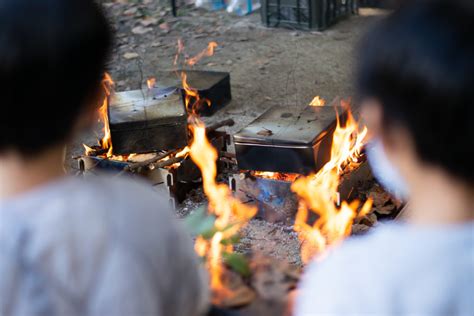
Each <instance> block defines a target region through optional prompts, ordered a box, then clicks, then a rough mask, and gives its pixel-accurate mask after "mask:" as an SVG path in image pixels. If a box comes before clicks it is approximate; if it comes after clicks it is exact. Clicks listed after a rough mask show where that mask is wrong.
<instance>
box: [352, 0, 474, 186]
mask: <svg viewBox="0 0 474 316" xmlns="http://www.w3.org/2000/svg"><path fill="white" fill-rule="evenodd" d="M358 58H359V61H360V62H359V69H358V72H357V73H358V80H357V81H358V86H359V92H360V93H361V95H362V96H363V97H374V98H376V99H378V100H379V102H380V103H381V105H382V108H383V124H384V126H385V127H386V128H387V129H390V128H391V127H393V126H403V127H404V128H406V130H408V132H409V133H410V134H411V136H412V137H413V140H414V143H415V146H416V150H417V154H418V156H419V157H420V158H421V159H422V160H424V161H425V162H429V163H431V164H435V165H437V166H440V167H442V168H443V169H445V170H446V171H448V172H450V173H451V174H453V175H455V176H457V177H458V178H461V179H463V180H465V181H466V182H468V183H470V184H473V183H474V166H473V162H472V158H471V154H472V152H473V151H472V147H471V146H472V145H473V139H474V119H473V118H474V104H473V103H474V1H470V0H466V1H458V0H425V1H423V0H413V1H406V2H405V3H404V5H402V6H401V8H400V9H399V10H397V11H396V12H394V13H392V14H391V15H389V16H388V17H386V18H384V19H383V20H381V21H380V22H379V23H377V24H375V25H374V26H373V28H372V29H371V30H370V31H369V32H368V34H367V35H366V36H365V38H364V39H363V40H362V42H361V44H360V48H359V56H358Z"/></svg>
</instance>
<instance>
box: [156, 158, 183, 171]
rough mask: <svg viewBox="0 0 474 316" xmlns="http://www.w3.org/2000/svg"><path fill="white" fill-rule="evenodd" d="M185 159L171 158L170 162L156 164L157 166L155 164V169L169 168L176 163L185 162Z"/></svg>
mask: <svg viewBox="0 0 474 316" xmlns="http://www.w3.org/2000/svg"><path fill="white" fill-rule="evenodd" d="M184 158H185V157H173V158H170V159H168V160H165V161H161V162H158V163H155V164H153V166H154V167H155V168H164V167H168V166H171V165H174V164H175V163H179V162H181V161H183V160H184Z"/></svg>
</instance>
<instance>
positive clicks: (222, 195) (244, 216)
mask: <svg viewBox="0 0 474 316" xmlns="http://www.w3.org/2000/svg"><path fill="white" fill-rule="evenodd" d="M192 120H193V122H192V124H191V125H190V129H191V131H192V134H193V141H192V144H191V148H190V155H191V159H192V160H193V161H194V162H195V163H196V165H197V166H198V167H199V169H200V170H201V173H202V180H203V188H204V193H205V194H206V196H207V197H208V200H209V212H211V213H213V214H214V215H215V216H216V222H215V226H216V228H217V229H218V230H220V231H219V232H218V233H216V234H215V235H214V236H213V237H212V239H211V241H210V242H208V241H206V240H204V239H202V238H201V239H198V240H197V241H196V245H195V248H196V251H197V252H198V254H207V255H208V261H207V266H208V269H209V272H210V275H211V289H212V290H213V293H214V294H215V295H217V296H218V297H217V298H215V299H216V300H217V301H219V298H222V296H225V295H228V294H229V291H228V290H226V289H225V287H224V286H223V285H222V282H221V278H222V273H223V270H222V252H223V251H227V252H231V251H232V245H223V244H222V243H221V241H222V240H223V239H226V238H229V237H231V236H233V235H235V234H236V233H237V232H238V231H239V230H240V228H242V227H243V226H244V225H245V223H246V222H248V221H249V220H250V219H251V218H252V217H253V216H255V214H256V212H257V209H256V208H255V207H251V206H248V205H245V204H243V203H241V202H240V201H239V200H237V199H236V198H234V196H233V195H232V192H231V190H230V189H229V187H228V186H227V185H225V184H222V183H217V182H216V176H217V167H216V161H217V158H218V154H217V151H216V149H215V148H214V147H213V146H212V145H211V143H210V142H209V140H208V139H207V136H206V127H205V126H204V124H203V123H202V122H201V121H200V120H199V119H198V118H197V117H193V118H192ZM229 225H232V226H231V227H230V228H229ZM224 228H225V229H224ZM219 295H220V297H219Z"/></svg>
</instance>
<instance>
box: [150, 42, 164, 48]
mask: <svg viewBox="0 0 474 316" xmlns="http://www.w3.org/2000/svg"><path fill="white" fill-rule="evenodd" d="M163 45H164V44H163V43H161V42H153V43H151V47H160V46H163Z"/></svg>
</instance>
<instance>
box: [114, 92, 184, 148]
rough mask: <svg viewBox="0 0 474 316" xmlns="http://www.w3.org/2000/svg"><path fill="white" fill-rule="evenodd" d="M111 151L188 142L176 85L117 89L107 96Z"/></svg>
mask: <svg viewBox="0 0 474 316" xmlns="http://www.w3.org/2000/svg"><path fill="white" fill-rule="evenodd" d="M109 122H110V123H109V125H110V133H111V137H112V145H113V149H114V154H130V153H146V152H151V151H157V150H163V149H174V148H182V147H185V146H186V145H187V144H188V138H187V133H188V130H187V114H186V110H185V108H184V105H183V101H182V95H181V93H180V92H179V90H178V89H176V88H165V89H154V90H152V91H142V90H134V91H126V92H117V93H115V94H114V95H113V96H112V97H111V98H110V106H109Z"/></svg>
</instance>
